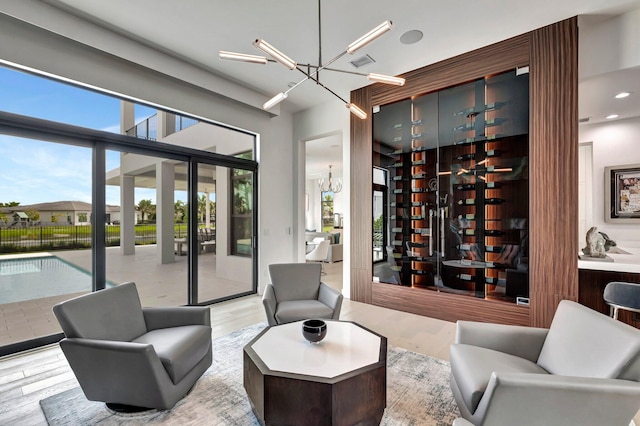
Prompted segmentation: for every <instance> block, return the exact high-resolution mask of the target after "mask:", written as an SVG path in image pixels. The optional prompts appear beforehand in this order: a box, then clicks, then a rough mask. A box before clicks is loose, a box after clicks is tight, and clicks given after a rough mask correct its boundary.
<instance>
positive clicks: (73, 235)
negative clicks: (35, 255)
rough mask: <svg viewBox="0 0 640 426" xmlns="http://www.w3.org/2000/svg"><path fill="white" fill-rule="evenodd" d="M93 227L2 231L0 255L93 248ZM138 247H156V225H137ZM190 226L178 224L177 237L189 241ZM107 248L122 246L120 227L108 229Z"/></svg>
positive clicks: (30, 227) (106, 233)
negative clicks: (188, 230) (188, 227)
mask: <svg viewBox="0 0 640 426" xmlns="http://www.w3.org/2000/svg"><path fill="white" fill-rule="evenodd" d="M91 228H92V227H91V225H49V226H45V225H42V226H26V227H20V228H15V227H12V228H0V253H21V252H29V251H42V250H70V249H77V248H89V247H91V231H92V229H91ZM135 233H136V237H135V241H136V245H145V244H155V243H156V228H155V226H153V225H136V227H135ZM186 236H187V225H186V224H176V225H175V237H176V238H186ZM105 243H106V245H107V246H119V245H120V226H117V225H107V226H105Z"/></svg>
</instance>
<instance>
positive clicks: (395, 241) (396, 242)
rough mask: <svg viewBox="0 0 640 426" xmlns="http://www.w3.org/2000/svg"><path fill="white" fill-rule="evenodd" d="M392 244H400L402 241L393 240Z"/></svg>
mask: <svg viewBox="0 0 640 426" xmlns="http://www.w3.org/2000/svg"><path fill="white" fill-rule="evenodd" d="M391 245H392V246H402V241H398V240H393V241H391Z"/></svg>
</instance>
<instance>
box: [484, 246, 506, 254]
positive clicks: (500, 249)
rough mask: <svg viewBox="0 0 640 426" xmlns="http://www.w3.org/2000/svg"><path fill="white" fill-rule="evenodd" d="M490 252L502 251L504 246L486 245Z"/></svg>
mask: <svg viewBox="0 0 640 426" xmlns="http://www.w3.org/2000/svg"><path fill="white" fill-rule="evenodd" d="M484 249H485V250H486V251H487V252H488V253H502V246H484Z"/></svg>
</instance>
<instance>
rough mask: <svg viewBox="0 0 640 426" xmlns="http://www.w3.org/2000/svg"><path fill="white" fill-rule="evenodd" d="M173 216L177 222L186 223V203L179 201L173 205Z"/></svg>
mask: <svg viewBox="0 0 640 426" xmlns="http://www.w3.org/2000/svg"><path fill="white" fill-rule="evenodd" d="M173 214H174V219H175V221H176V222H184V218H185V217H186V216H187V206H186V205H185V204H184V201H182V200H178V201H176V202H175V203H174V204H173Z"/></svg>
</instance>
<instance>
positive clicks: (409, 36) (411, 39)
mask: <svg viewBox="0 0 640 426" xmlns="http://www.w3.org/2000/svg"><path fill="white" fill-rule="evenodd" d="M422 36H423V34H422V31H420V30H411V31H407V32H406V33H404V34H402V35H401V36H400V43H402V44H413V43H417V42H419V41H420V40H422Z"/></svg>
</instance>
